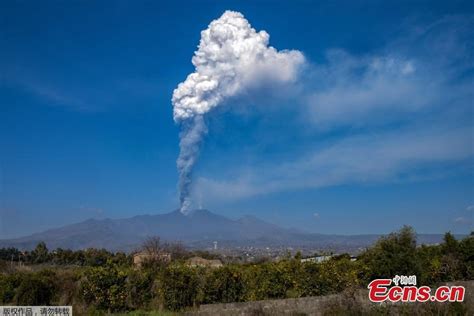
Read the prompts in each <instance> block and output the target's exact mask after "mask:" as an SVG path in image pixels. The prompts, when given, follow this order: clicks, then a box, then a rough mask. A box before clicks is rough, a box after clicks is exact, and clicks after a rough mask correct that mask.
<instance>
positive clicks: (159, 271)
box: [0, 227, 474, 314]
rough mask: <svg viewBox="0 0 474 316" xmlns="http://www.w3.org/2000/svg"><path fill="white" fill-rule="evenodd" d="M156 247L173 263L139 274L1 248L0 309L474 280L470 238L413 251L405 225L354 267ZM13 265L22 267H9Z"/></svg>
mask: <svg viewBox="0 0 474 316" xmlns="http://www.w3.org/2000/svg"><path fill="white" fill-rule="evenodd" d="M155 241H156V240H155ZM155 245H156V243H155ZM158 245H159V249H160V251H166V252H168V253H169V252H172V253H175V254H176V257H172V258H173V261H172V262H170V263H169V264H166V265H158V266H153V265H152V266H150V267H148V266H145V267H142V268H141V269H136V268H133V267H132V266H131V256H130V255H126V254H124V253H112V252H108V251H106V250H104V249H87V250H79V251H72V250H63V249H56V250H54V251H49V250H48V249H47V247H46V245H45V244H44V243H40V244H38V246H37V247H36V248H35V250H33V251H31V252H20V251H18V250H17V249H15V248H6V249H0V258H3V260H2V262H4V265H5V266H8V268H5V269H3V270H1V271H0V304H4V305H7V304H19V305H49V304H53V305H74V306H76V307H75V308H78V307H77V306H84V307H83V311H84V313H85V312H86V307H85V306H87V313H91V314H104V313H111V312H113V313H115V312H126V311H138V310H140V311H145V310H149V309H153V308H158V307H160V308H164V309H166V310H170V311H182V310H184V309H187V308H190V307H193V306H197V305H199V304H212V303H228V302H244V301H253V300H263V299H279V298H295V297H305V296H318V295H327V294H332V293H340V292H343V291H344V292H346V290H347V289H354V288H358V287H365V286H366V285H367V284H368V282H369V281H370V280H372V279H373V278H379V277H389V278H391V277H393V276H394V275H397V274H398V275H413V274H414V275H416V276H417V278H418V284H426V285H435V284H437V283H440V282H447V281H453V280H455V281H457V280H472V279H473V278H474V234H471V235H470V236H468V237H466V238H464V239H462V240H456V239H455V238H454V236H453V235H451V234H450V233H447V234H446V235H445V237H444V240H443V242H442V243H441V244H439V245H422V246H417V244H416V235H415V232H414V231H413V230H412V229H411V228H409V227H403V228H402V229H401V230H400V231H398V232H395V233H392V234H390V235H388V236H386V237H383V238H381V239H380V240H379V241H378V242H377V243H376V244H375V245H374V246H372V247H370V248H368V249H367V250H365V251H364V252H363V253H362V254H361V255H360V256H359V258H358V260H357V261H355V262H353V261H351V257H350V256H348V255H347V254H343V255H337V256H333V257H332V258H331V259H329V260H327V261H323V262H321V263H316V262H301V255H300V254H297V255H296V256H295V257H291V256H289V255H288V256H287V257H285V259H283V260H280V261H270V260H265V261H260V262H255V263H253V264H226V265H224V266H223V267H220V268H210V267H209V268H200V267H189V266H187V265H186V264H185V263H184V259H185V258H188V257H190V256H192V255H195V254H196V253H195V252H187V251H185V250H184V249H183V248H182V246H181V245H178V244H177V245H169V244H158ZM202 254H203V255H206V254H205V253H202ZM213 256H214V255H211V254H209V256H208V257H209V258H211V257H213ZM12 259H13V261H16V260H22V263H25V261H26V263H27V265H26V266H22V267H20V268H15V264H13V265H12V264H11V263H12ZM24 260H25V261H24ZM45 267H46V268H47V269H45ZM38 269H39V271H38V272H34V271H35V270H38ZM32 271H33V272H32ZM337 308H339V307H336V310H337ZM450 308H463V307H462V306H461V307H459V306H457V305H452V306H451V307H450ZM451 310H452V309H450V311H451Z"/></svg>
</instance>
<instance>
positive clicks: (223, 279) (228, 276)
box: [203, 266, 245, 304]
mask: <svg viewBox="0 0 474 316" xmlns="http://www.w3.org/2000/svg"><path fill="white" fill-rule="evenodd" d="M244 290H245V284H244V278H243V275H242V269H241V268H240V267H239V266H224V267H222V268H218V269H212V270H211V271H210V272H209V273H208V274H207V277H206V282H205V287H204V299H203V300H204V303H207V304H209V303H230V302H241V301H243V299H244Z"/></svg>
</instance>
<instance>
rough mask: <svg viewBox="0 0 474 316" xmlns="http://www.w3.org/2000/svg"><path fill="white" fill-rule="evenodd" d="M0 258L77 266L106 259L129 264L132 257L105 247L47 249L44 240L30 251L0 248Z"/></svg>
mask: <svg viewBox="0 0 474 316" xmlns="http://www.w3.org/2000/svg"><path fill="white" fill-rule="evenodd" d="M0 260H2V261H3V265H5V263H10V264H12V263H17V264H19V263H23V264H46V263H47V264H53V265H77V266H92V267H94V266H102V265H104V264H106V263H107V262H108V261H111V262H114V263H118V264H131V262H132V261H131V260H132V258H131V257H130V255H127V254H125V253H123V252H115V253H114V252H110V251H107V250H106V249H94V248H89V249H86V250H76V251H73V250H70V249H61V248H58V249H55V250H54V251H49V250H48V248H47V247H46V244H45V243H44V242H40V243H38V245H37V246H36V248H35V249H33V250H32V251H20V250H18V249H16V248H0ZM0 268H1V266H0Z"/></svg>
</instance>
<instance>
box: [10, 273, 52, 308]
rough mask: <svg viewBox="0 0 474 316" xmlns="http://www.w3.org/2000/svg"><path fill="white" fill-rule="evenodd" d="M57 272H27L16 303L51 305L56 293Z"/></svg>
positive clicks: (18, 291)
mask: <svg viewBox="0 0 474 316" xmlns="http://www.w3.org/2000/svg"><path fill="white" fill-rule="evenodd" d="M54 280H55V274H54V273H52V272H50V271H42V272H39V273H28V274H25V275H24V276H23V277H22V279H21V283H20V284H19V286H18V288H17V289H16V294H15V298H14V302H15V304H16V305H26V306H34V305H51V304H52V302H53V298H54V297H55V295H56V289H57V287H56V284H55V281H54Z"/></svg>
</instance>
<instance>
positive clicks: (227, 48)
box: [172, 11, 305, 213]
mask: <svg viewBox="0 0 474 316" xmlns="http://www.w3.org/2000/svg"><path fill="white" fill-rule="evenodd" d="M269 37H270V36H269V35H268V33H267V32H265V31H260V32H257V31H256V30H255V29H253V28H252V27H251V25H250V24H249V22H248V21H247V20H246V19H245V18H244V16H243V15H242V14H241V13H239V12H233V11H226V12H225V13H224V14H223V15H222V16H221V17H220V18H219V19H217V20H214V21H212V22H211V24H210V25H209V27H208V28H207V29H206V30H204V31H202V32H201V41H200V43H199V47H198V50H197V51H196V52H195V53H194V56H193V59H192V63H193V65H194V66H195V72H193V73H191V74H190V75H188V77H187V78H186V80H185V81H184V82H182V83H180V84H179V85H178V87H177V88H176V89H175V90H174V92H173V98H172V103H173V116H174V120H175V122H177V123H179V124H181V127H182V132H181V134H180V139H181V140H180V154H179V157H178V160H177V167H178V172H179V191H180V193H179V194H180V203H181V212H183V213H186V212H187V211H189V208H190V205H191V201H190V186H191V182H192V178H191V175H192V170H193V166H194V164H195V162H196V159H197V157H198V154H199V147H200V144H201V141H202V138H203V136H204V135H205V134H206V133H207V127H206V124H205V120H204V116H205V115H206V113H208V112H209V111H211V110H212V109H213V108H215V107H218V106H220V105H222V104H224V103H225V101H226V100H228V99H229V98H231V97H236V96H238V95H239V94H240V93H242V92H244V91H246V90H249V89H251V88H252V87H255V86H257V85H261V84H262V82H276V83H287V82H292V81H294V80H295V79H296V78H297V75H298V73H299V69H300V68H301V66H302V65H303V64H304V63H305V58H304V56H303V54H302V53H301V52H299V51H294V50H283V51H277V50H276V49H275V48H273V47H271V46H269V45H268V43H269Z"/></svg>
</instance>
